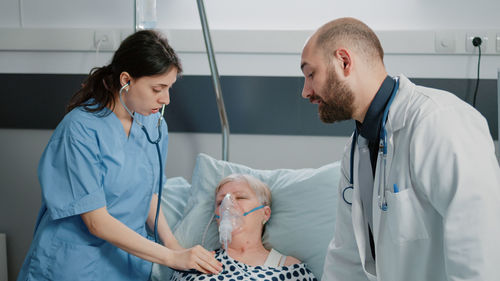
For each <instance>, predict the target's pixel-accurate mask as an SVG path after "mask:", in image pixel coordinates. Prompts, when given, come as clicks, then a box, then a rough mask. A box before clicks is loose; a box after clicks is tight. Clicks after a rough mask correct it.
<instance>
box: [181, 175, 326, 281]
mask: <svg viewBox="0 0 500 281" xmlns="http://www.w3.org/2000/svg"><path fill="white" fill-rule="evenodd" d="M215 194H216V195H215V218H216V220H217V224H218V225H219V236H220V238H221V239H220V240H221V244H222V247H221V248H220V249H218V250H217V251H216V252H215V258H216V259H217V260H219V261H220V262H221V263H222V264H223V271H222V272H221V273H219V274H217V275H210V274H202V273H199V272H191V271H190V272H180V271H176V272H174V274H173V276H172V279H171V280H173V281H187V280H189V281H193V280H206V281H210V280H234V281H236V280H301V281H302V280H316V278H315V277H314V275H313V274H312V273H311V271H309V269H308V268H307V267H306V265H305V264H304V263H301V262H300V261H299V260H298V259H296V258H294V257H290V256H285V255H282V254H281V253H279V252H277V251H276V250H274V249H271V250H268V249H266V248H264V245H263V244H262V234H263V232H264V228H265V224H266V223H267V221H268V220H269V218H270V217H271V192H270V190H269V188H268V186H267V185H266V184H265V183H263V182H262V181H260V180H258V179H256V178H255V177H253V176H250V175H246V174H233V175H230V176H228V177H226V178H224V179H223V180H222V181H221V182H220V183H219V186H217V189H216V190H215ZM225 226H228V227H229V229H230V230H229V231H227V228H226V227H225ZM225 245H227V247H226V246H225Z"/></svg>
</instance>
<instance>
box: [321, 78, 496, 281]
mask: <svg viewBox="0 0 500 281" xmlns="http://www.w3.org/2000/svg"><path fill="white" fill-rule="evenodd" d="M386 128H387V134H388V135H387V137H388V154H387V166H386V186H385V189H386V198H387V204H388V210H387V211H385V212H384V211H381V210H380V208H379V207H378V199H377V195H378V183H379V177H380V176H381V175H380V169H379V167H380V165H381V163H380V160H381V159H378V162H377V171H376V174H375V179H374V182H375V187H374V189H373V209H372V211H373V235H374V241H375V251H376V262H374V260H373V258H372V257H371V254H370V244H369V242H368V241H369V240H368V238H367V237H368V233H367V227H366V222H365V218H364V217H363V211H362V206H361V201H360V197H359V188H358V182H359V179H358V176H359V175H358V172H357V167H358V163H359V153H358V151H357V149H356V152H355V157H354V169H355V171H354V190H353V193H352V206H350V205H348V204H346V203H345V202H344V201H343V200H342V191H343V190H344V188H345V187H347V186H348V185H349V177H350V173H349V171H350V165H349V161H350V150H351V143H350V142H349V143H348V144H347V145H346V149H345V153H344V157H343V159H342V174H343V176H342V177H341V180H340V185H339V189H338V192H339V198H340V199H339V202H338V209H337V222H336V226H335V235H334V239H333V240H332V241H331V242H330V245H329V247H328V252H327V255H326V259H325V266H324V273H323V278H322V280H323V281H331V280H342V281H345V280H364V281H366V280H383V281H432V280H439V281H444V280H449V281H451V280H453V281H455V280H478V281H479V280H481V281H494V280H497V281H498V280H500V277H499V276H500V273H499V271H498V268H499V267H500V168H499V165H498V162H497V159H496V157H495V150H494V144H493V141H492V138H491V136H490V132H489V130H488V125H487V123H486V120H485V119H484V118H483V116H481V115H480V114H479V113H478V112H477V111H476V110H475V109H473V108H472V107H471V106H469V105H468V104H466V103H464V102H462V101H461V100H460V99H458V98H457V97H456V96H454V95H453V94H450V93H448V92H444V91H439V90H436V89H430V88H425V87H420V86H416V85H415V84H413V83H411V82H410V81H409V80H408V79H407V78H406V77H404V76H400V86H399V91H398V92H397V94H396V97H395V99H394V101H393V104H392V106H391V108H390V111H389V115H388V121H387V124H386ZM351 140H352V139H351ZM365 161H369V159H365ZM394 183H396V184H397V185H398V186H399V189H400V192H398V193H394V192H393V184H394Z"/></svg>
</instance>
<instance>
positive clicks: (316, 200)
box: [151, 154, 340, 280]
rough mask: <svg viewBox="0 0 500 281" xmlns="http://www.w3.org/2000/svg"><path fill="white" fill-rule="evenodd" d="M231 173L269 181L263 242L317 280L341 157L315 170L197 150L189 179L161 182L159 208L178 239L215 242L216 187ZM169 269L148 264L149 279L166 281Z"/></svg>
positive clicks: (211, 246) (211, 245) (331, 229)
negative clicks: (261, 165) (254, 164)
mask: <svg viewBox="0 0 500 281" xmlns="http://www.w3.org/2000/svg"><path fill="white" fill-rule="evenodd" d="M232 173H247V174H251V175H253V176H255V177H257V178H259V179H260V180H262V181H264V182H265V183H267V184H268V185H269V188H270V189H271V193H272V206H271V210H272V213H271V219H270V220H269V222H268V224H267V226H266V229H265V232H264V235H263V241H264V245H265V246H266V247H267V248H271V247H272V248H274V249H276V250H278V251H279V252H281V253H283V254H286V255H290V256H294V257H296V258H298V259H299V260H301V261H302V262H305V263H307V265H308V267H309V269H310V270H311V271H312V272H313V273H314V274H315V276H316V277H317V278H318V280H319V279H320V278H321V275H322V272H323V262H324V258H325V254H326V250H327V246H328V244H329V242H330V240H331V239H332V237H333V232H334V227H335V212H336V205H337V201H338V191H337V185H338V182H339V177H340V162H333V163H330V164H327V165H325V166H322V167H319V168H316V169H312V168H311V169H296V170H292V169H277V170H258V169H254V168H251V167H248V166H245V165H241V164H237V163H232V162H228V161H222V160H217V159H215V158H212V157H211V156H209V155H206V154H200V155H198V157H197V159H196V164H195V168H194V171H193V175H192V179H191V183H189V182H187V181H186V180H185V179H184V178H181V177H176V178H170V179H168V180H167V182H166V184H165V185H164V190H163V196H162V198H161V201H162V203H161V204H162V210H163V212H164V214H165V217H166V218H167V221H168V223H169V225H170V227H171V229H172V231H173V233H174V235H175V236H176V238H177V240H178V241H179V243H180V244H181V245H182V246H184V247H191V246H194V245H197V244H200V245H202V246H204V247H205V248H207V249H208V250H214V249H217V248H219V247H220V244H219V239H218V232H217V225H216V223H215V220H213V218H212V216H213V213H214V202H215V188H216V186H217V184H218V183H219V181H220V180H221V179H222V178H224V177H225V176H227V175H229V174H232ZM171 274H172V270H171V269H169V268H168V267H165V266H160V265H157V264H155V265H154V266H153V273H152V277H151V279H152V280H169V279H170V276H171Z"/></svg>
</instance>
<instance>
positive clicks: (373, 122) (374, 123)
mask: <svg viewBox="0 0 500 281" xmlns="http://www.w3.org/2000/svg"><path fill="white" fill-rule="evenodd" d="M395 84H396V81H394V79H392V78H391V77H390V76H387V77H386V78H385V79H384V82H382V85H381V86H380V88H379V90H378V92H377V94H375V98H373V101H372V103H371V104H370V107H369V108H368V111H367V112H366V115H365V119H364V121H363V123H360V122H358V121H356V128H357V130H358V132H359V134H360V135H361V136H363V137H364V138H365V139H367V140H368V141H370V142H376V141H378V138H379V136H380V127H381V125H382V116H383V114H384V109H385V107H386V106H387V103H388V102H389V99H390V98H391V94H392V91H393V89H394V86H395Z"/></svg>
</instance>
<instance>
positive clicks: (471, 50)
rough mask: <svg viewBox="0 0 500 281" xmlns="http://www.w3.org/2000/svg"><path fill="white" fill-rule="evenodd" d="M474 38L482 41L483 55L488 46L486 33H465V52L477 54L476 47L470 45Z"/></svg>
mask: <svg viewBox="0 0 500 281" xmlns="http://www.w3.org/2000/svg"><path fill="white" fill-rule="evenodd" d="M474 37H479V38H481V40H482V42H481V53H485V52H486V50H487V46H488V35H487V34H486V33H484V32H471V33H467V34H466V35H465V51H466V52H468V53H474V52H477V51H476V49H477V47H475V46H474V45H473V44H472V40H473V39H474Z"/></svg>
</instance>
